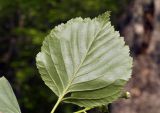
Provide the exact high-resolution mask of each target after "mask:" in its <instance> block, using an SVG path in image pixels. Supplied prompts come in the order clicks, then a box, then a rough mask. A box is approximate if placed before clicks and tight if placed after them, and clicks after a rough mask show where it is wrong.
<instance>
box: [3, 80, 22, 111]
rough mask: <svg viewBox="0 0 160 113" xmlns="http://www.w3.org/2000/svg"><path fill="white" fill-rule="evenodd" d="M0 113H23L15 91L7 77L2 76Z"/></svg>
mask: <svg viewBox="0 0 160 113" xmlns="http://www.w3.org/2000/svg"><path fill="white" fill-rule="evenodd" d="M0 113H21V111H20V108H19V105H18V102H17V99H16V97H15V95H14V92H13V90H12V88H11V86H10V84H9V82H8V81H7V79H6V78H5V77H1V78H0Z"/></svg>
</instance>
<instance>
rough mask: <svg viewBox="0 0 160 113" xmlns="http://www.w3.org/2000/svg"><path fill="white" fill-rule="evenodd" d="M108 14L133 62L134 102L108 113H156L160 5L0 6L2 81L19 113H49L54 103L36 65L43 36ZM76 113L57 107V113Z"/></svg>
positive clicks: (67, 0) (45, 0) (137, 0)
mask: <svg viewBox="0 0 160 113" xmlns="http://www.w3.org/2000/svg"><path fill="white" fill-rule="evenodd" d="M107 10H109V11H111V21H112V25H114V26H115V28H116V30H119V31H120V33H121V35H122V36H124V37H125V41H126V44H128V45H129V46H130V49H131V56H132V57H133V58H134V67H133V75H132V76H133V77H132V79H131V80H130V81H129V82H128V84H127V86H126V90H128V91H130V92H131V94H132V98H131V99H128V100H119V101H117V102H114V103H113V104H112V105H111V107H110V110H111V113H160V99H159V97H160V0H0V76H5V77H6V78H7V79H8V80H9V81H10V83H11V85H12V87H13V89H14V92H15V94H16V96H17V98H18V101H19V104H20V107H21V110H22V113H49V112H50V111H51V109H52V107H53V106H54V103H55V102H56V100H57V97H55V95H54V94H53V93H52V92H51V91H50V89H49V88H48V87H47V86H45V85H44V83H43V81H42V80H41V78H40V75H39V73H38V71H37V68H36V65H35V56H36V54H37V53H38V52H39V51H40V47H41V44H42V41H43V39H44V37H45V36H46V34H48V33H49V31H50V30H51V29H52V28H54V26H56V25H58V24H60V23H62V22H66V21H67V20H69V19H71V18H74V17H77V16H81V17H95V16H97V15H99V14H101V13H104V12H105V11H107ZM77 109H79V108H78V107H77V106H73V105H70V104H61V105H60V106H59V107H58V109H57V113H72V110H73V111H75V110H77ZM93 112H94V111H90V113H93ZM97 113H98V112H97Z"/></svg>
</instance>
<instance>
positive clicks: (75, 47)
mask: <svg viewBox="0 0 160 113" xmlns="http://www.w3.org/2000/svg"><path fill="white" fill-rule="evenodd" d="M36 61H37V67H38V69H39V71H40V73H41V76H42V79H43V80H44V82H45V83H46V85H47V86H49V87H50V88H51V89H52V91H53V92H55V94H56V95H57V96H59V99H61V100H60V101H62V100H63V101H64V102H68V103H74V104H77V105H79V106H83V107H94V106H101V105H105V104H108V103H110V102H112V101H114V100H116V99H117V98H118V97H119V96H120V94H121V90H122V88H123V86H124V85H125V83H126V81H127V80H128V79H129V78H130V75H131V67H132V58H131V57H130V56H129V48H128V46H125V45H124V41H123V38H122V37H120V36H119V33H118V32H117V31H115V30H114V28H113V27H112V26H111V24H110V21H109V13H108V12H106V13H104V14H103V15H100V16H98V17H97V18H94V19H90V18H85V19H82V18H80V17H79V18H75V19H71V20H70V21H68V22H67V23H66V24H61V25H59V26H57V27H55V28H54V29H53V30H52V31H51V33H50V34H49V35H48V36H47V37H46V38H45V40H44V42H43V46H42V48H41V52H40V53H38V55H37V58H36Z"/></svg>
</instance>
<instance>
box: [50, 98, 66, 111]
mask: <svg viewBox="0 0 160 113" xmlns="http://www.w3.org/2000/svg"><path fill="white" fill-rule="evenodd" d="M62 98H63V96H61V97H59V98H58V100H57V102H56V104H55V105H54V107H53V109H52V111H51V113H54V112H55V110H56V108H57V107H58V105H59V104H60V102H61V101H62Z"/></svg>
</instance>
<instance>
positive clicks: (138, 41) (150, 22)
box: [112, 0, 160, 113]
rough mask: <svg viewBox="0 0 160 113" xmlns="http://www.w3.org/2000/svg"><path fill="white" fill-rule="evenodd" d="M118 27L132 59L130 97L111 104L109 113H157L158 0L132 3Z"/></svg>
mask: <svg viewBox="0 0 160 113" xmlns="http://www.w3.org/2000/svg"><path fill="white" fill-rule="evenodd" d="M128 9H129V10H128V11H127V12H126V13H125V14H124V15H122V17H121V20H120V24H119V28H120V31H121V34H122V35H123V36H124V37H125V40H126V43H127V44H128V45H129V46H130V48H131V54H132V56H133V58H134V63H133V74H132V79H130V81H129V83H128V84H127V85H126V88H125V89H126V90H128V91H130V92H131V95H132V98H131V99H128V100H119V101H118V102H115V103H114V104H112V113H160V99H159V97H160V0H134V2H133V3H132V4H131V5H130V6H129V8H128Z"/></svg>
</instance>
